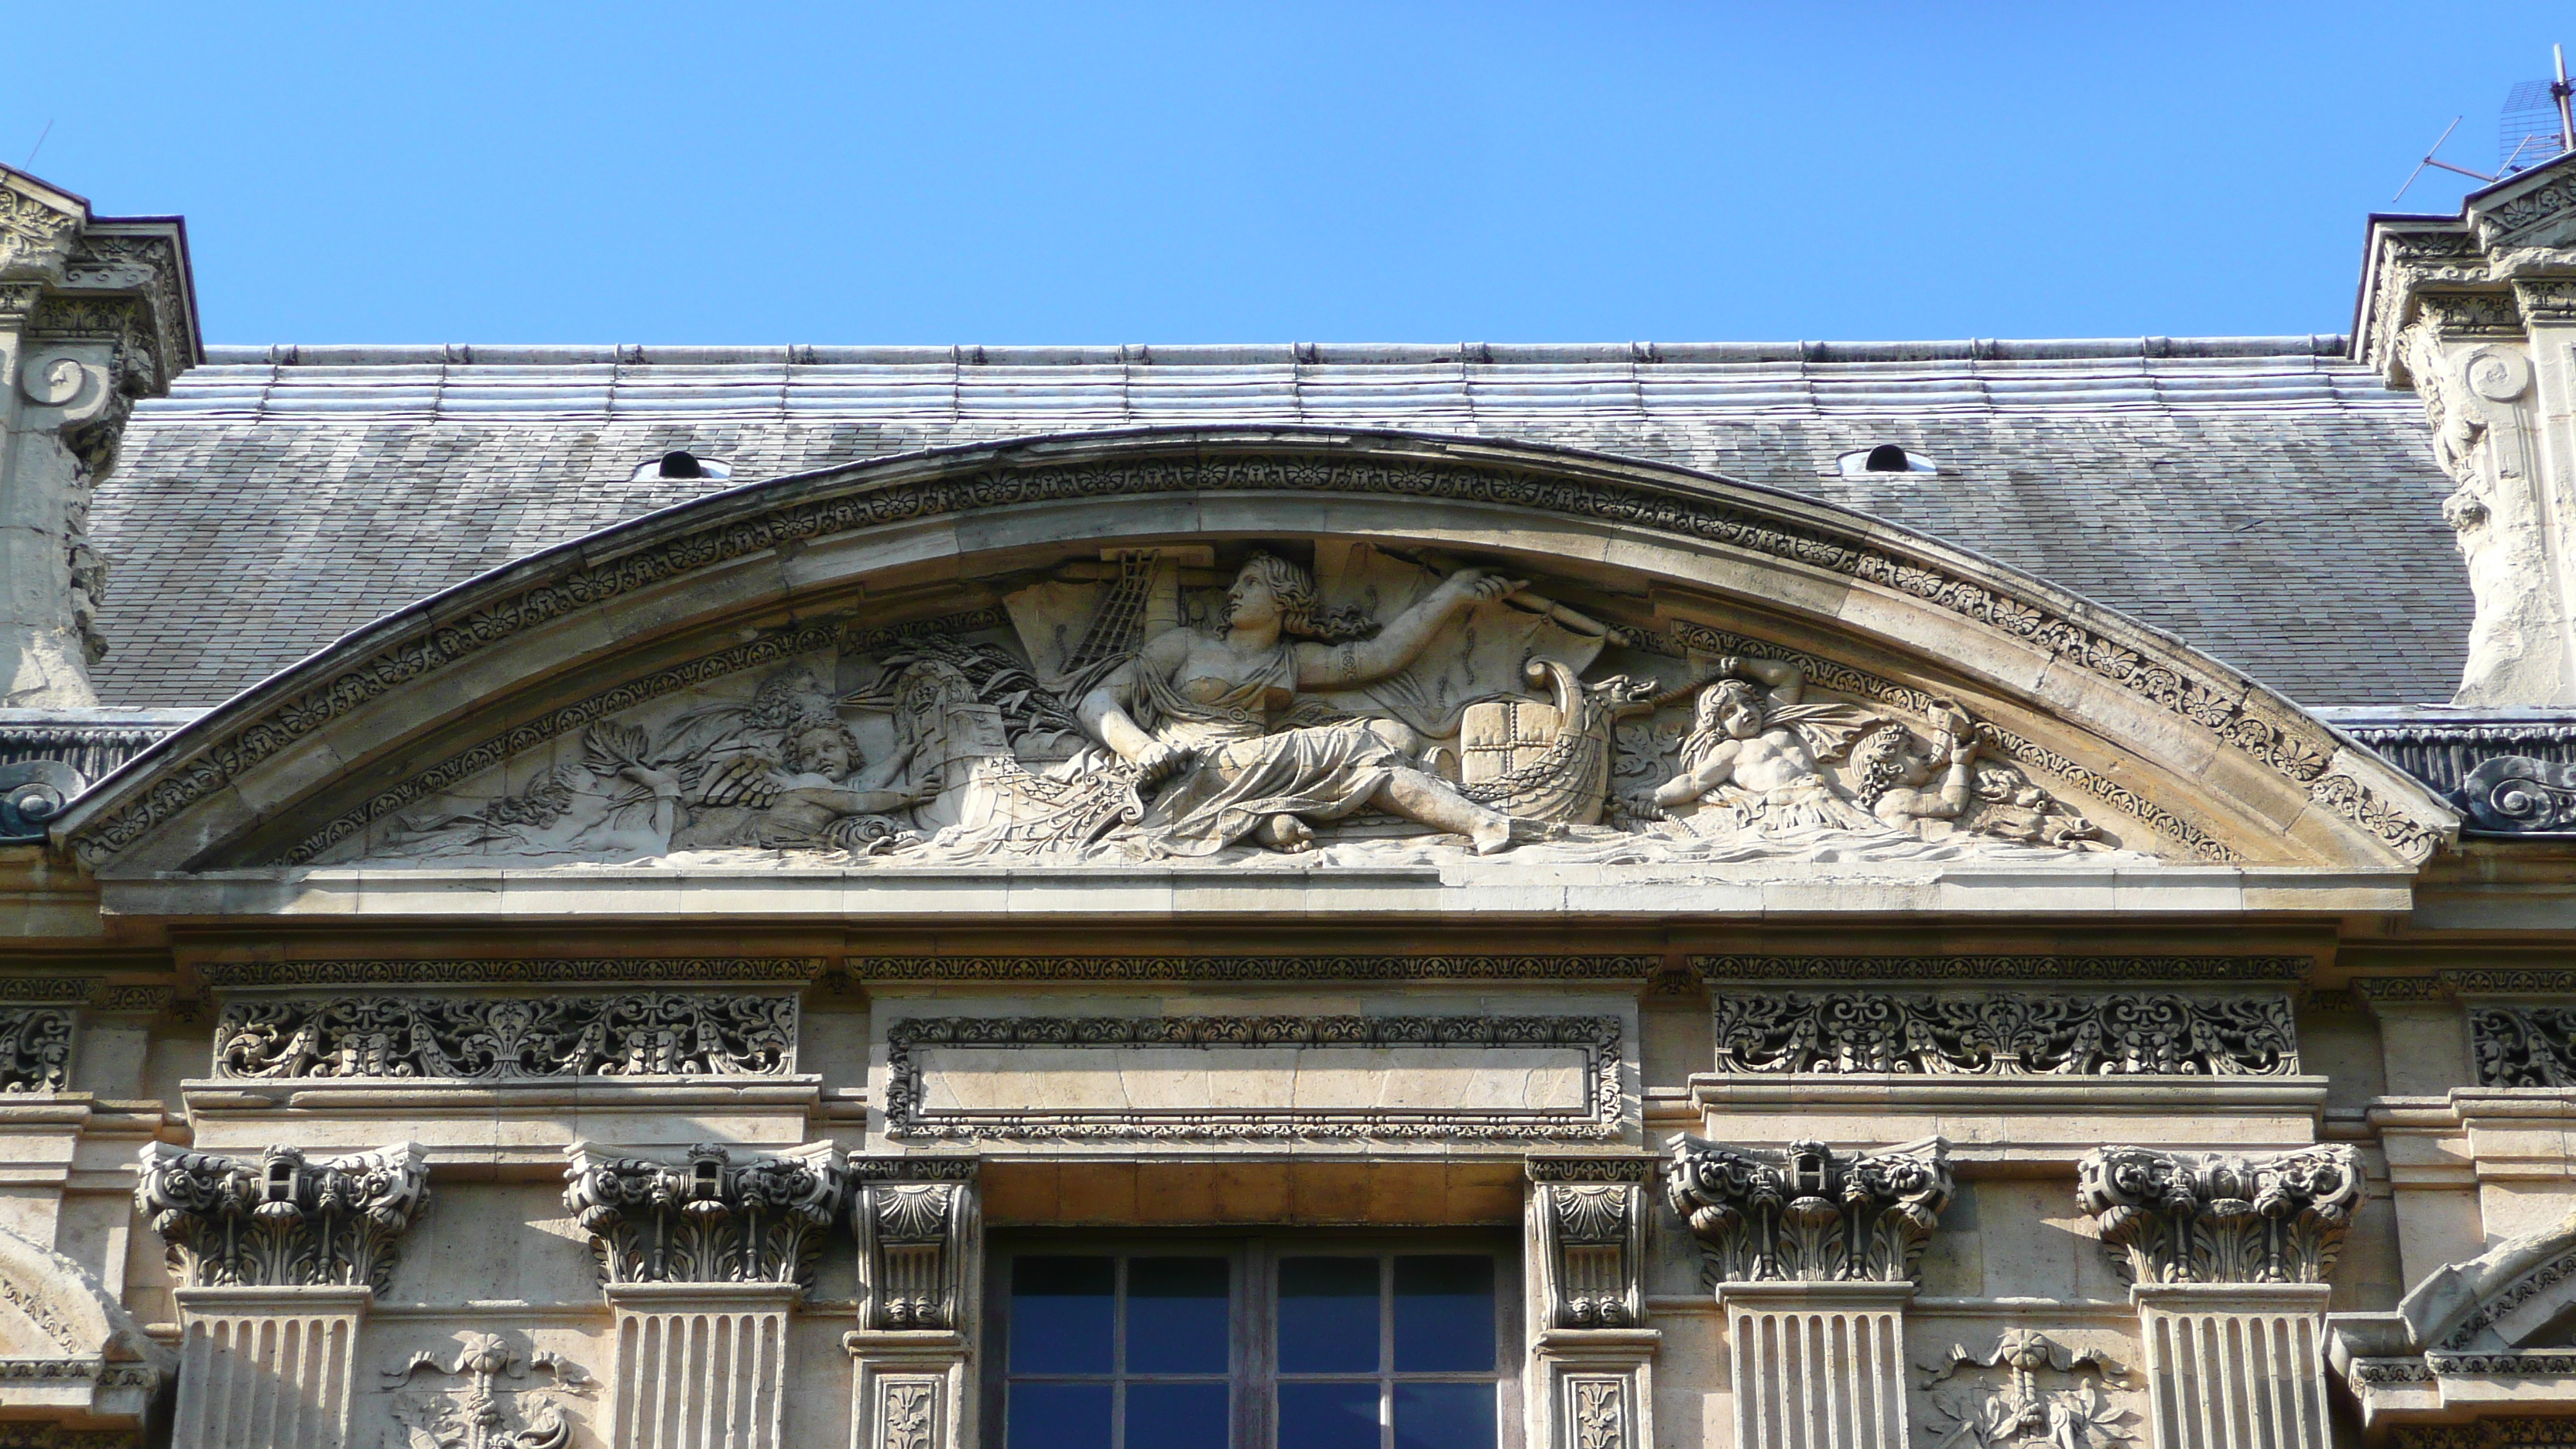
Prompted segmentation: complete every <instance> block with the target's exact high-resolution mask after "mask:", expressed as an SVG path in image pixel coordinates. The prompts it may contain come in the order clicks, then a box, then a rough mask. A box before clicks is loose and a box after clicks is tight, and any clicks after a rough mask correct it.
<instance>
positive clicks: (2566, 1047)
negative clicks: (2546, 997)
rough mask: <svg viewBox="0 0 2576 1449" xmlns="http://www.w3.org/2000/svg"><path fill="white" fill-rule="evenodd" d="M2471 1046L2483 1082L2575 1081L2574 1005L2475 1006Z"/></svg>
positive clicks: (2546, 1083)
mask: <svg viewBox="0 0 2576 1449" xmlns="http://www.w3.org/2000/svg"><path fill="white" fill-rule="evenodd" d="M2469 1047H2470V1055H2471V1057H2472V1059H2473V1060H2474V1061H2475V1063H2476V1065H2477V1073H2478V1085H2479V1086H2482V1087H2566V1086H2576V1008H2570V1007H2564V1006H2480V1007H2475V1008H2472V1009H2471V1010H2470V1012H2469Z"/></svg>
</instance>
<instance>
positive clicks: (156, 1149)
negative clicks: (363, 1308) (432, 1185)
mask: <svg viewBox="0 0 2576 1449" xmlns="http://www.w3.org/2000/svg"><path fill="white" fill-rule="evenodd" d="M134 1200H135V1205H136V1207H138V1208H139V1209H140V1210H141V1211H142V1212H143V1214H144V1216H145V1218H146V1219H147V1220H148V1221H150V1223H151V1225H152V1230H153V1231H154V1232H156V1233H158V1234H160V1236H161V1240H162V1241H163V1242H164V1243H166V1244H168V1245H169V1248H170V1251H171V1255H172V1257H173V1258H174V1259H175V1260H176V1261H177V1263H178V1264H179V1266H180V1267H182V1268H183V1269H184V1270H185V1273H186V1278H187V1282H188V1284H189V1286H191V1287H289V1286H300V1285H314V1284H330V1285H337V1286H344V1287H370V1288H374V1289H375V1290H376V1291H377V1292H379V1293H381V1292H383V1291H385V1289H386V1287H387V1285H388V1284H389V1283H390V1282H391V1281H392V1278H393V1271H394V1263H395V1250H396V1248H397V1246H398V1245H399V1244H400V1242H401V1239H402V1235H403V1233H404V1232H405V1231H406V1230H407V1229H409V1228H410V1227H411V1224H412V1221H413V1219H415V1218H417V1217H418V1216H419V1215H420V1211H421V1209H422V1208H423V1207H424V1206H426V1205H427V1204H428V1201H429V1159H428V1154H427V1153H425V1152H423V1151H422V1150H421V1148H420V1147H419V1145H418V1144H416V1143H409V1142H406V1143H401V1144H398V1145H396V1146H392V1147H385V1148H380V1149H378V1150H376V1151H374V1152H359V1153H351V1154H349V1155H346V1156H342V1157H308V1156H306V1155H305V1154H304V1153H303V1152H300V1151H298V1150H297V1149H295V1148H292V1147H272V1148H270V1149H268V1151H267V1152H266V1153H264V1154H262V1155H261V1156H260V1157H259V1158H258V1159H257V1160H256V1161H252V1160H247V1159H243V1158H236V1157H221V1156H217V1155H215V1154H213V1153H209V1152H191V1151H188V1150H187V1149H185V1148H182V1147H176V1146H173V1145H172V1144H170V1143H167V1142H155V1143H152V1144H151V1145H150V1146H147V1147H146V1148H144V1149H143V1173H142V1180H141V1181H140V1182H138V1183H137V1184H136V1185H135V1189H134Z"/></svg>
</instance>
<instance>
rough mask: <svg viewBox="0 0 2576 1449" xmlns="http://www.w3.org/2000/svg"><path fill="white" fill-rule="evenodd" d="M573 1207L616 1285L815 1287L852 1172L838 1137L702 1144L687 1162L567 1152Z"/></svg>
mask: <svg viewBox="0 0 2576 1449" xmlns="http://www.w3.org/2000/svg"><path fill="white" fill-rule="evenodd" d="M566 1152H567V1154H568V1155H569V1156H570V1157H571V1159H572V1163H571V1165H570V1166H569V1167H567V1168H565V1169H564V1180H565V1183H566V1186H565V1187H564V1194H563V1198H564V1210H565V1211H566V1212H569V1213H571V1214H572V1217H573V1221H574V1222H576V1223H578V1224H579V1225H580V1227H581V1230H582V1231H583V1232H586V1233H588V1234H590V1239H591V1247H592V1250H593V1251H594V1252H595V1253H597V1254H598V1256H599V1265H600V1276H601V1279H602V1281H604V1282H607V1283H794V1284H797V1285H798V1286H800V1287H806V1286H811V1284H812V1282H813V1277H814V1265H815V1263H816V1262H817V1261H818V1260H819V1259H820V1258H821V1257H822V1253H823V1239H824V1234H825V1233H826V1232H827V1231H829V1230H830V1228H831V1226H832V1217H833V1214H834V1213H836V1212H838V1211H839V1210H840V1205H841V1193H842V1183H843V1181H844V1172H843V1169H842V1166H841V1161H840V1158H839V1155H838V1154H837V1153H836V1152H834V1150H833V1148H832V1145H831V1144H830V1143H828V1142H818V1143H812V1144H809V1145H807V1146H805V1147H800V1148H797V1149H795V1150H794V1151H792V1152H785V1153H778V1154H774V1155H773V1154H768V1153H737V1152H734V1151H732V1150H730V1149H727V1148H724V1147H721V1146H717V1145H714V1144H712V1143H702V1144H700V1145H698V1146H695V1147H692V1148H690V1149H689V1150H688V1153H687V1155H686V1156H685V1157H684V1158H683V1159H682V1160H680V1161H678V1162H665V1161H661V1160H658V1159H654V1158H646V1157H611V1156H608V1155H606V1154H605V1153H604V1152H603V1151H602V1150H601V1149H599V1148H598V1147H596V1146H594V1145H592V1144H591V1143H588V1142H577V1143H574V1144H573V1145H572V1146H571V1147H570V1148H567V1149H566Z"/></svg>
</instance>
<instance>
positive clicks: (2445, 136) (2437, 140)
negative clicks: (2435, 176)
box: [2388, 116, 2495, 206]
mask: <svg viewBox="0 0 2576 1449" xmlns="http://www.w3.org/2000/svg"><path fill="white" fill-rule="evenodd" d="M2458 129H2460V117H2458V116H2453V117H2452V118H2451V124H2449V125H2447V126H2444V127H2443V128H2442V134H2440V135H2438V136H2436V137H2434V138H2433V144H2432V146H2431V148H2430V149H2428V150H2426V151H2425V153H2424V159H2423V160H2421V161H2418V162H2416V163H2415V169H2414V170H2412V171H2409V172H2407V173H2406V184H2405V185H2404V186H2401V187H2398V188H2397V194H2396V195H2395V196H2392V197H2390V198H2388V200H2389V204H2390V205H2392V206H2393V205H2395V204H2396V203H2398V202H2400V201H2404V200H2405V199H2406V193H2407V192H2408V191H2409V190H2410V189H2412V188H2413V187H2414V185H2415V178H2416V177H2418V176H2421V175H2423V174H2424V168H2425V167H2427V166H2439V167H2441V168H2442V169H2443V170H2445V171H2457V172H2458V173H2460V174H2461V175H2462V176H2474V177H2476V178H2477V179H2478V180H2480V181H2493V180H2495V178H2494V177H2492V176H2489V175H2488V174H2486V173H2485V172H2483V171H2472V170H2470V169H2469V168H2467V167H2466V166H2454V165H2452V164H2451V163H2450V162H2448V161H2445V160H2443V159H2442V158H2440V157H2438V156H2436V155H2434V154H2433V152H2435V151H2439V150H2441V149H2442V143H2443V142H2445V141H2447V140H2449V139H2451V133H2452V132H2453V131H2456V130H2458Z"/></svg>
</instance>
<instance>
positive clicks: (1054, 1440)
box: [1010, 1384, 1109, 1449]
mask: <svg viewBox="0 0 2576 1449" xmlns="http://www.w3.org/2000/svg"><path fill="white" fill-rule="evenodd" d="M1010 1415H1011V1432H1010V1449H1109V1385H1107V1384H1013V1385H1011V1407H1010Z"/></svg>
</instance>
